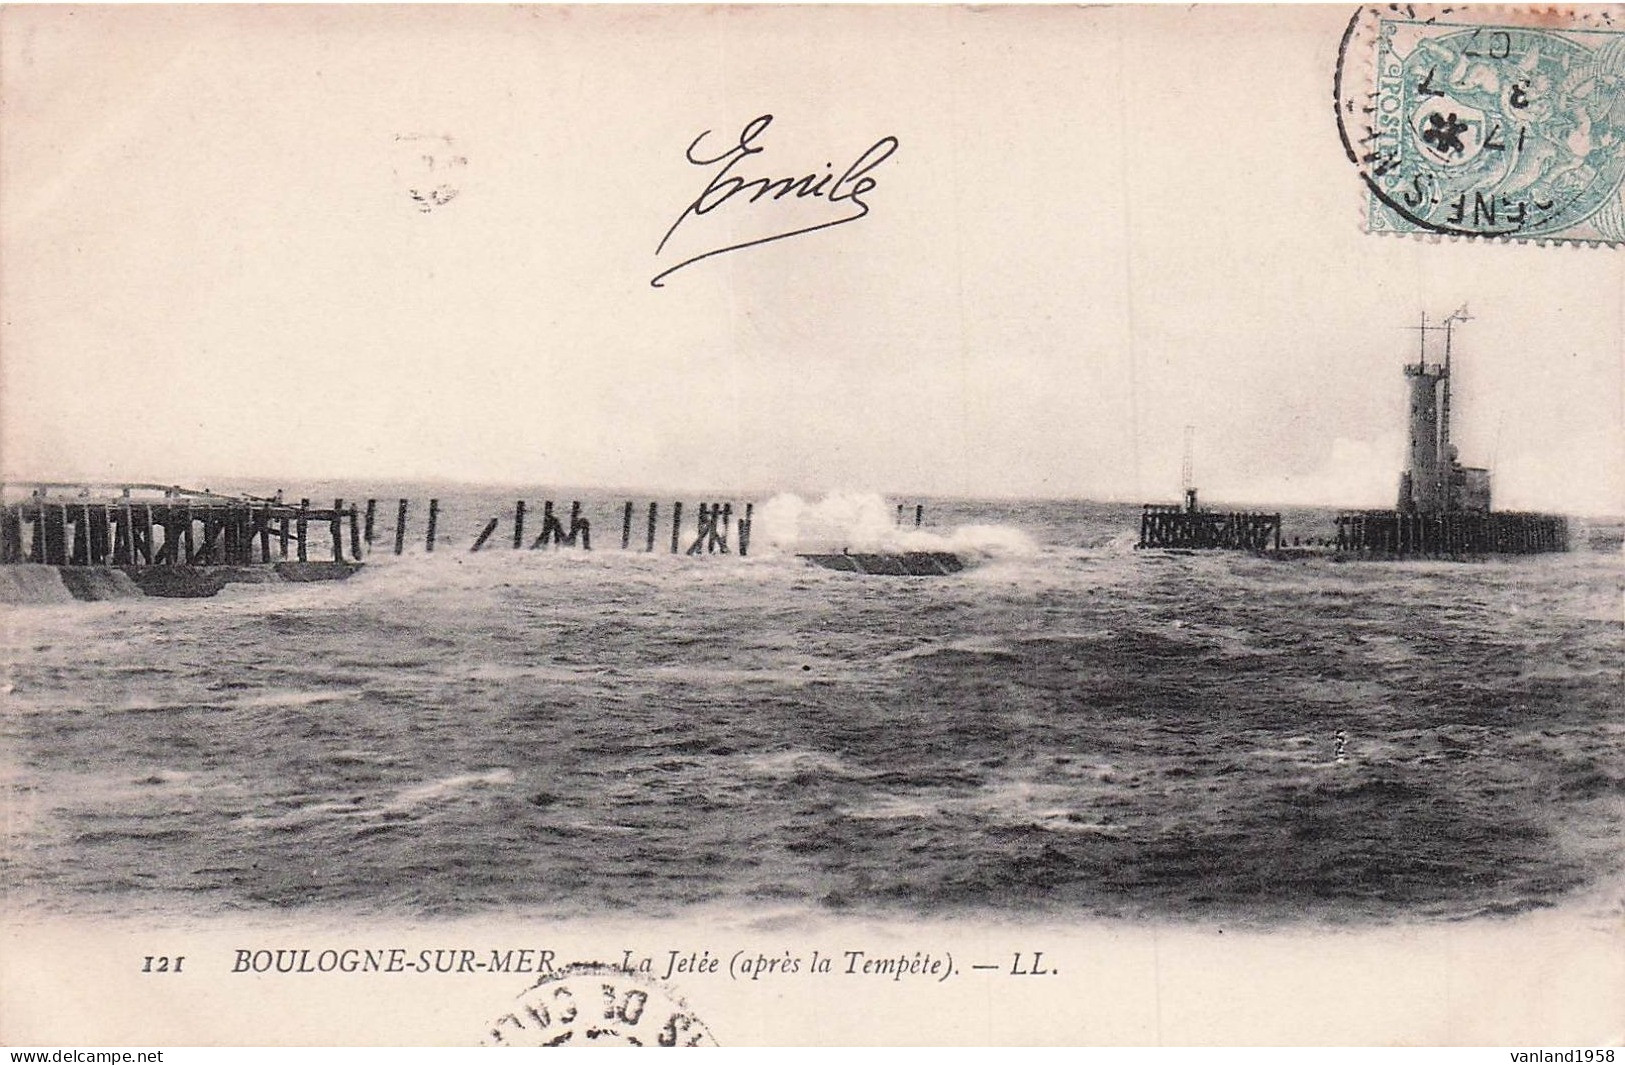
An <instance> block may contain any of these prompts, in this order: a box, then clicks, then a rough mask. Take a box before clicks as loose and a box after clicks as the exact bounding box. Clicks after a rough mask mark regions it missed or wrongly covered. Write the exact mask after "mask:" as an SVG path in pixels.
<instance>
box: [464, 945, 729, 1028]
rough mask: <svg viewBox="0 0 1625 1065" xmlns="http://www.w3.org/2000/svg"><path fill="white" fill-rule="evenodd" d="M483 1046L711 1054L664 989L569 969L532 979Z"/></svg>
mask: <svg viewBox="0 0 1625 1065" xmlns="http://www.w3.org/2000/svg"><path fill="white" fill-rule="evenodd" d="M484 1043H485V1045H486V1046H526V1047H552V1046H662V1047H674V1046H716V1045H717V1042H716V1040H715V1039H714V1038H713V1037H712V1035H711V1030H710V1029H709V1028H707V1027H706V1025H705V1022H704V1021H702V1020H700V1018H699V1017H698V1016H696V1015H695V1013H694V1011H693V1010H691V1009H690V1008H689V1006H688V1003H687V1002H686V1001H684V999H683V998H682V996H680V995H678V994H677V993H676V992H675V991H673V990H672V989H671V988H669V987H666V986H665V985H663V984H661V983H659V982H658V981H656V980H652V979H650V978H648V977H646V976H642V975H639V974H637V973H633V972H630V971H628V970H627V969H624V968H622V967H620V966H615V965H608V964H604V963H601V962H577V963H575V964H572V965H566V966H565V967H563V968H562V969H556V970H554V971H553V972H550V973H547V974H546V975H544V976H542V977H541V978H540V979H538V980H537V981H536V982H535V983H534V984H532V985H531V986H530V987H528V988H526V989H525V991H524V992H523V993H522V994H520V995H519V996H518V1001H517V1003H516V1004H515V1005H514V1007H513V1009H511V1010H510V1011H509V1012H508V1013H505V1014H503V1015H502V1016H501V1017H499V1018H497V1020H496V1022H495V1023H494V1024H492V1025H491V1028H490V1031H489V1032H487V1033H486V1036H485V1039H484Z"/></svg>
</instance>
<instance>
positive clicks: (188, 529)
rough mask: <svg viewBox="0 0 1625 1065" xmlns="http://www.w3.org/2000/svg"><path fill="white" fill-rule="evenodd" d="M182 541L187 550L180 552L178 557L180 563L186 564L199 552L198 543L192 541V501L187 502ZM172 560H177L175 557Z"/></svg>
mask: <svg viewBox="0 0 1625 1065" xmlns="http://www.w3.org/2000/svg"><path fill="white" fill-rule="evenodd" d="M181 543H182V545H183V546H184V547H185V550H184V551H182V552H180V553H179V554H178V555H177V556H176V557H177V558H178V559H179V563H178V564H180V565H184V564H186V563H188V562H190V561H191V560H192V558H193V556H194V555H196V554H197V550H196V545H195V544H194V543H193V542H192V504H191V503H187V504H186V526H185V528H183V529H182V530H181ZM171 561H175V559H171Z"/></svg>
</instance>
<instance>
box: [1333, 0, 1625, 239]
mask: <svg viewBox="0 0 1625 1065" xmlns="http://www.w3.org/2000/svg"><path fill="white" fill-rule="evenodd" d="M1603 11H1604V9H1593V10H1592V11H1591V12H1582V13H1579V14H1574V13H1567V14H1564V15H1555V14H1554V13H1552V12H1534V11H1518V10H1516V9H1507V8H1496V9H1493V13H1491V14H1486V15H1477V14H1475V13H1474V12H1473V11H1472V9H1470V8H1436V9H1422V8H1413V7H1387V8H1376V7H1372V8H1364V9H1361V10H1360V11H1359V12H1357V13H1356V14H1355V15H1354V17H1353V18H1351V19H1350V21H1349V24H1348V27H1347V29H1346V30H1345V32H1344V34H1343V38H1342V42H1341V45H1340V47H1339V49H1338V56H1337V69H1336V75H1335V80H1334V86H1333V96H1334V103H1335V106H1336V111H1337V123H1338V133H1339V135H1340V136H1341V138H1342V142H1343V149H1344V151H1345V153H1346V154H1347V155H1348V158H1349V161H1350V162H1352V163H1353V164H1354V165H1355V167H1356V168H1357V170H1358V172H1359V174H1360V177H1361V179H1362V181H1363V182H1364V185H1365V189H1366V193H1367V203H1366V228H1367V229H1368V230H1370V231H1373V232H1384V231H1387V232H1398V233H1405V232H1413V233H1414V232H1420V233H1440V234H1447V235H1454V236H1469V237H1511V238H1535V239H1549V238H1556V239H1571V240H1593V241H1596V240H1601V241H1610V242H1617V241H1621V240H1625V23H1622V22H1621V21H1618V20H1616V19H1612V18H1601V17H1600V15H1599V12H1603Z"/></svg>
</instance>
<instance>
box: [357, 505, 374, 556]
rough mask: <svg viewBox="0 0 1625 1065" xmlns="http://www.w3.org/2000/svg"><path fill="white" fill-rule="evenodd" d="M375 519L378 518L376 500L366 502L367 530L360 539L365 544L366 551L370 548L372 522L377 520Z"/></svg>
mask: <svg viewBox="0 0 1625 1065" xmlns="http://www.w3.org/2000/svg"><path fill="white" fill-rule="evenodd" d="M377 517H378V500H376V499H369V500H367V528H366V531H365V532H364V533H363V535H362V537H361V538H362V539H363V540H365V541H366V542H367V548H368V550H371V548H372V533H373V522H374V521H376V520H377Z"/></svg>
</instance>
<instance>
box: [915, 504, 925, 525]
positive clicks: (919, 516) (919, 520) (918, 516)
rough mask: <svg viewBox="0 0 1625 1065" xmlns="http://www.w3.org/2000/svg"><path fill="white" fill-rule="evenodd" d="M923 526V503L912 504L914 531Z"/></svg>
mask: <svg viewBox="0 0 1625 1065" xmlns="http://www.w3.org/2000/svg"><path fill="white" fill-rule="evenodd" d="M924 524H925V504H924V503H916V504H914V527H915V528H916V529H918V528H919V527H920V526H921V525H924Z"/></svg>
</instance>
